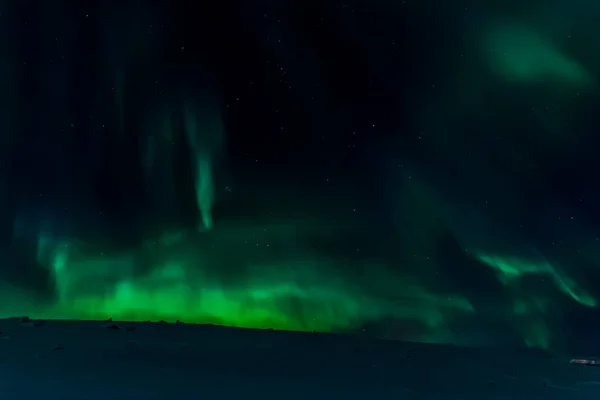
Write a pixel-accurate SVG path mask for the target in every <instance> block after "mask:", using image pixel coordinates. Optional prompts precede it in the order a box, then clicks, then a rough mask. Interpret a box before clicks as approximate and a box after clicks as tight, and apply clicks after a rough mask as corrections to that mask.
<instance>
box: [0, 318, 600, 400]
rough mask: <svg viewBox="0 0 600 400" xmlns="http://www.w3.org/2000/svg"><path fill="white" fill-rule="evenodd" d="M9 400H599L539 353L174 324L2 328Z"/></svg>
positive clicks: (2, 378)
mask: <svg viewBox="0 0 600 400" xmlns="http://www.w3.org/2000/svg"><path fill="white" fill-rule="evenodd" d="M0 331H1V335H0V365H1V368H2V373H1V374H0V399H2V400H13V399H60V400H69V399H81V400H84V399H102V400H106V399H248V398H259V399H271V398H272V399H276V398H278V399H282V398H285V399H461V400H464V399H477V400H482V399H545V400H548V399H572V400H575V399H597V398H600V368H595V367H590V366H583V365H573V364H571V363H570V362H569V361H570V360H569V358H568V357H565V358H561V357H552V356H548V355H543V354H540V353H536V352H529V351H510V350H506V349H503V350H499V349H494V350H491V349H473V348H462V347H455V346H446V345H433V344H415V343H402V342H391V341H377V340H372V339H368V338H363V337H360V336H350V335H347V336H346V335H331V334H311V333H296V332H277V331H270V330H262V331H261V330H247V329H235V328H224V327H216V326H202V325H188V324H167V323H113V322H111V321H109V322H94V321H90V322H83V321H33V320H28V319H26V318H24V319H4V320H0Z"/></svg>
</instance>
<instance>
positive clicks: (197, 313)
mask: <svg viewBox="0 0 600 400" xmlns="http://www.w3.org/2000/svg"><path fill="white" fill-rule="evenodd" d="M438 3H439V4H438ZM598 17H600V7H598V6H594V5H592V4H591V3H590V2H584V1H582V0H577V1H575V2H566V1H563V0H554V1H552V2H547V1H546V2H541V1H534V2H528V3H527V4H526V5H523V4H522V2H505V1H503V2H496V1H492V0H487V1H483V2H472V1H467V0H464V1H460V2H459V3H456V2H452V4H450V3H448V4H445V3H443V4H442V3H441V2H432V1H389V0H376V1H371V2H363V1H358V0H357V1H345V2H338V1H325V2H324V1H313V0H303V1H296V0H292V1H287V2H281V1H270V0H251V1H237V0H226V1H219V2H192V1H170V2H166V1H78V2H68V1H56V2H36V1H26V0H23V1H19V2H15V1H8V0H4V1H2V2H0V22H1V23H0V27H1V28H0V29H2V32H1V33H2V35H1V37H2V38H3V39H0V51H1V52H2V53H3V56H2V58H1V59H0V60H2V63H1V64H0V80H1V81H2V91H1V92H0V96H2V97H1V98H0V102H1V104H2V109H1V110H0V124H1V128H0V129H1V132H2V135H1V138H2V143H1V144H0V152H2V153H1V154H0V159H1V160H2V162H3V167H2V169H1V172H0V174H1V175H0V185H1V186H0V190H1V192H2V193H3V194H2V196H1V199H2V200H1V201H2V207H1V209H0V214H1V215H0V217H1V220H0V232H1V241H2V246H1V247H2V252H3V253H4V254H5V257H4V258H5V260H6V261H5V265H3V278H4V281H5V282H6V283H5V284H4V287H5V290H4V293H5V297H6V298H7V299H12V301H10V303H11V304H18V305H19V306H18V307H13V308H10V307H8V308H6V309H2V308H0V310H1V311H2V313H3V314H6V315H12V314H14V313H16V312H21V313H22V312H27V313H29V314H32V315H41V316H49V317H65V316H66V317H70V318H96V317H107V316H115V317H121V318H126V319H127V318H130V319H148V318H158V319H173V320H175V319H182V320H189V321H191V322H215V323H223V324H226V325H234V326H250V327H276V328H285V329H302V330H334V331H335V330H342V331H346V330H363V331H365V332H367V333H369V334H372V335H375V336H384V337H388V338H394V339H410V340H425V341H437V342H453V343H462V344H476V345H481V344H497V343H524V344H526V345H529V346H536V347H543V348H552V347H557V348H560V347H561V346H569V343H574V342H575V339H574V338H576V337H577V338H579V339H578V340H579V341H581V340H583V339H582V338H585V337H587V335H588V334H589V333H590V332H593V331H594V329H595V328H594V327H595V326H597V325H598V324H597V323H596V322H593V321H594V320H595V318H597V317H598V314H597V311H596V299H597V296H598V293H599V291H598V289H597V288H598V285H599V284H600V274H599V273H598V263H600V252H599V250H600V247H599V246H600V239H599V238H600V231H599V229H600V214H599V213H598V210H597V205H598V204H599V203H600V192H599V191H598V185H597V177H598V172H599V167H600V164H599V162H598V160H597V151H596V150H595V148H596V146H597V145H598V139H597V137H596V136H597V132H598V117H597V113H596V111H597V110H596V109H597V105H598V104H599V103H598V81H597V79H598V78H597V75H598V71H600V58H599V57H598V54H600V51H599V50H600V44H599V43H598V41H597V40H596V38H597V34H598V32H597V28H596V27H595V26H596V24H595V21H597V18H598ZM211 221H212V222H211ZM213 224H214V225H213ZM173 265H177V267H173ZM175 270H176V272H173V271H175ZM92 287H93V288H94V290H95V291H94V290H91V288H92ZM184 287H185V290H184V289H182V288H184ZM174 299H175V300H174ZM7 301H8V300H7ZM167 303H168V304H169V306H167V305H165V304H167ZM590 321H591V322H590Z"/></svg>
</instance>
